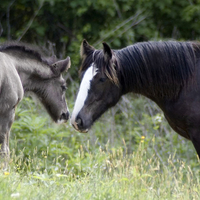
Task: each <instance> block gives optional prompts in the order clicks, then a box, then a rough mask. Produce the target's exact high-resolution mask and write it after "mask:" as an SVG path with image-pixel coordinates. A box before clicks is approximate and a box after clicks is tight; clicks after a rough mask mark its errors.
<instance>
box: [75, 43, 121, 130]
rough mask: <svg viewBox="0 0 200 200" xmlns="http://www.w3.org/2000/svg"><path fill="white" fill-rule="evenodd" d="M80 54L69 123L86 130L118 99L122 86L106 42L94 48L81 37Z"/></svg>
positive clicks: (114, 59) (113, 58) (115, 62)
mask: <svg viewBox="0 0 200 200" xmlns="http://www.w3.org/2000/svg"><path fill="white" fill-rule="evenodd" d="M81 57H82V66H81V68H80V73H81V77H82V81H81V84H80V88H79V92H78V95H77V99H76V102H75V106H74V110H73V113H72V118H71V123H72V125H73V126H74V128H75V129H76V130H78V131H80V132H87V131H88V129H89V128H90V127H91V126H92V124H93V123H94V121H95V120H97V119H98V118H99V117H100V116H101V115H102V114H103V113H104V112H105V111H106V110H108V108H110V107H112V106H114V105H115V104H116V103H117V102H118V101H119V99H120V96H121V95H122V90H121V86H120V81H119V76H118V70H119V69H118V67H119V66H118V64H117V60H116V57H115V54H114V51H112V50H111V49H110V47H109V46H108V45H107V44H106V43H103V50H95V48H94V47H92V46H90V45H89V44H88V42H87V41H86V40H84V41H83V42H82V44H81Z"/></svg>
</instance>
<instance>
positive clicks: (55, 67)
mask: <svg viewBox="0 0 200 200" xmlns="http://www.w3.org/2000/svg"><path fill="white" fill-rule="evenodd" d="M70 66H71V60H70V57H69V56H68V57H67V58H66V59H65V60H60V61H57V62H55V63H54V64H52V65H51V70H52V71H53V73H54V74H55V75H59V74H60V73H63V72H64V71H65V72H66V71H67V70H68V69H69V68H70Z"/></svg>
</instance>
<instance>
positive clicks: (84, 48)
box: [80, 39, 95, 59]
mask: <svg viewBox="0 0 200 200" xmlns="http://www.w3.org/2000/svg"><path fill="white" fill-rule="evenodd" d="M94 50H95V48H94V47H93V46H91V45H89V43H88V42H87V41H86V39H84V40H83V42H82V43H81V48H80V55H81V58H82V59H83V58H84V57H86V56H87V55H88V54H89V53H90V52H91V51H94Z"/></svg>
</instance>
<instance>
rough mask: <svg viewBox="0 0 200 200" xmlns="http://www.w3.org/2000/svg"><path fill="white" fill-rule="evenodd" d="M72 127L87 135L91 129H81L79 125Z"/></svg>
mask: <svg viewBox="0 0 200 200" xmlns="http://www.w3.org/2000/svg"><path fill="white" fill-rule="evenodd" d="M72 126H73V127H74V129H75V130H77V131H78V132H80V133H87V132H88V131H89V129H79V128H78V126H77V124H76V123H75V124H72Z"/></svg>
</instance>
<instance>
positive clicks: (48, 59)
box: [47, 55, 57, 65]
mask: <svg viewBox="0 0 200 200" xmlns="http://www.w3.org/2000/svg"><path fill="white" fill-rule="evenodd" d="M47 61H48V63H49V64H50V65H51V64H52V63H55V62H56V61H57V57H56V55H53V56H51V57H50V58H47Z"/></svg>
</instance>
